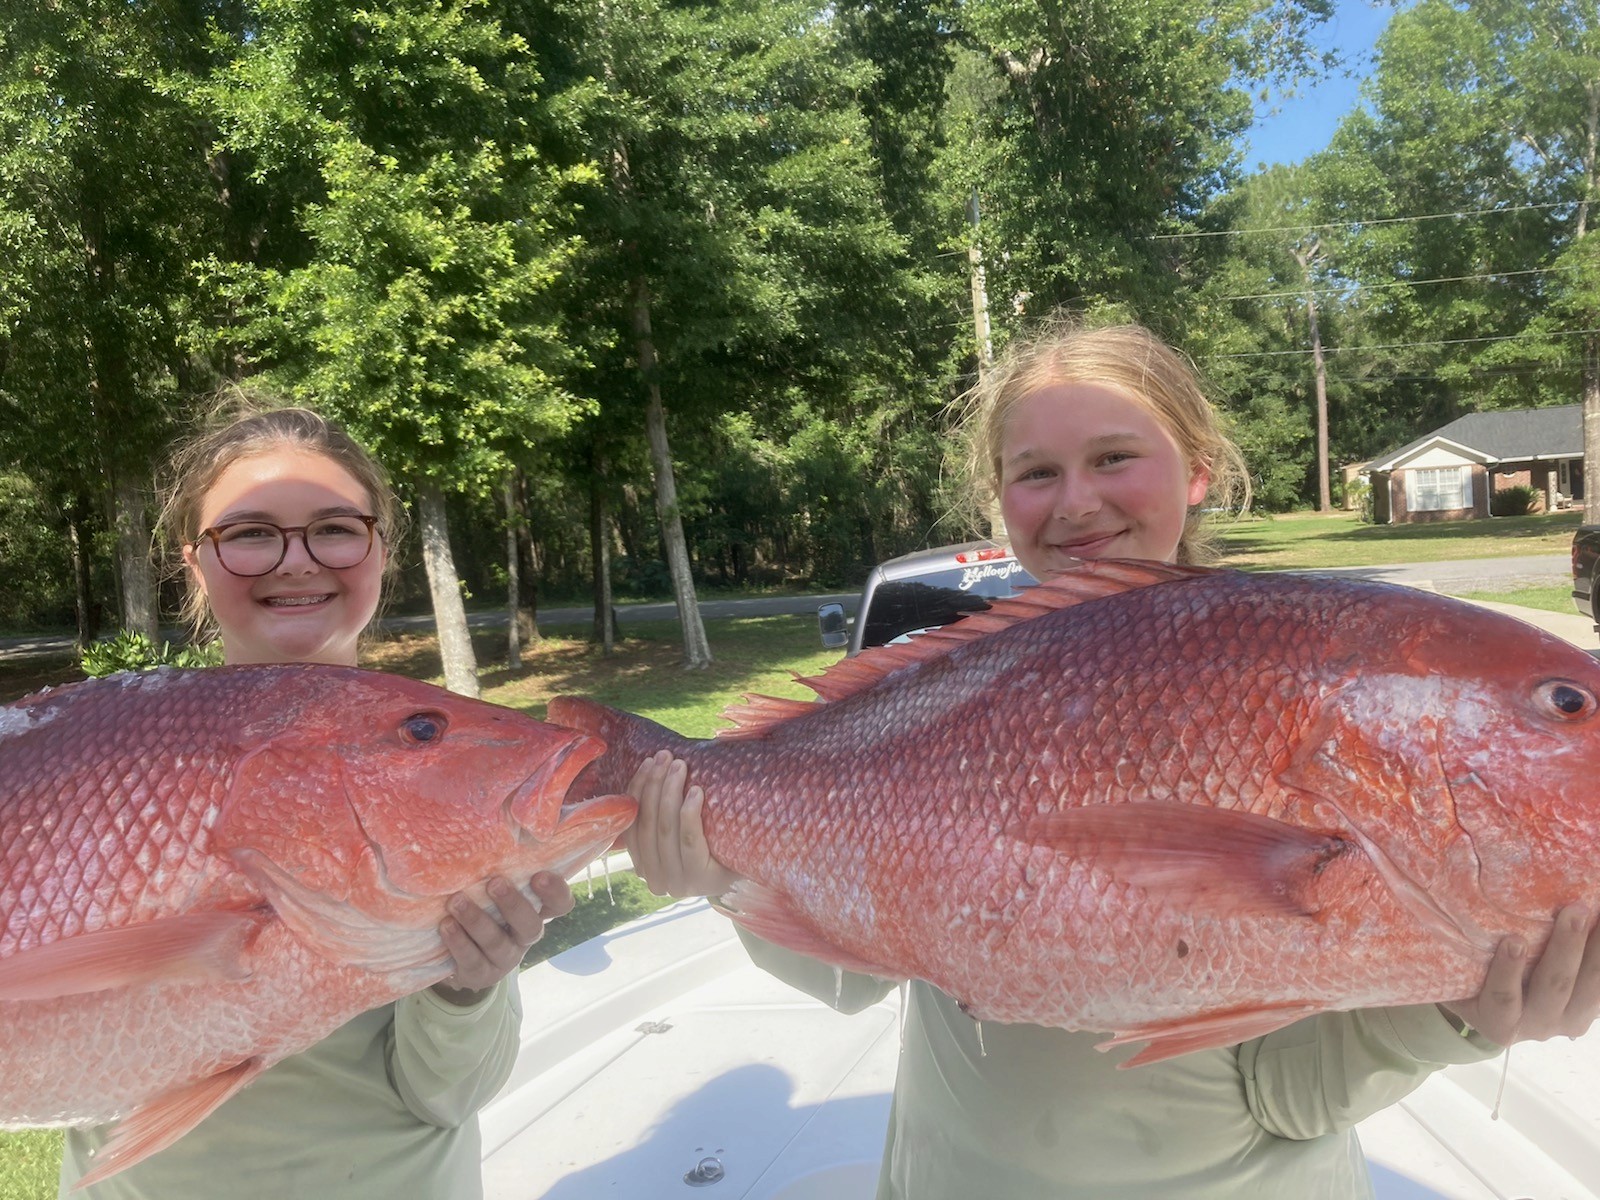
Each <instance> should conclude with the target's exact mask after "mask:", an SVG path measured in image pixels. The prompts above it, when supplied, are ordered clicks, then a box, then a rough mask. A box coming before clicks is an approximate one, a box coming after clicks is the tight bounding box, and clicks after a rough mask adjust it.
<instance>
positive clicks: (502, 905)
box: [433, 871, 572, 1006]
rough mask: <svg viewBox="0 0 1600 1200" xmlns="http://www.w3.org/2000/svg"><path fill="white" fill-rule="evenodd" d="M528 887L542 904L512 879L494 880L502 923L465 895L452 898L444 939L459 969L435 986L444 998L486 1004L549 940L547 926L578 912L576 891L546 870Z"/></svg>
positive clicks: (441, 930) (492, 890) (492, 893)
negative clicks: (574, 908) (574, 906)
mask: <svg viewBox="0 0 1600 1200" xmlns="http://www.w3.org/2000/svg"><path fill="white" fill-rule="evenodd" d="M528 886H529V887H530V888H531V889H532V890H533V894H534V895H535V896H537V897H538V898H539V903H538V904H535V903H533V901H531V900H529V899H528V897H526V896H524V895H523V894H522V891H521V890H520V889H519V888H517V887H516V886H514V885H513V884H512V883H511V881H510V880H508V879H498V878H497V879H491V880H490V881H489V889H488V890H489V899H491V900H492V901H494V904H495V907H496V908H498V909H499V910H500V918H499V920H496V919H495V918H494V917H493V916H492V915H491V914H490V913H489V910H488V909H486V908H484V907H482V906H481V905H479V904H478V903H476V902H475V901H473V900H472V899H471V898H470V897H468V896H467V895H465V894H464V893H459V892H458V893H457V894H456V895H454V896H452V897H450V902H449V908H450V915H449V916H447V917H446V918H445V919H444V920H443V921H442V922H440V924H439V936H440V937H442V938H443V939H444V948H445V949H446V950H448V951H449V952H450V957H451V958H453V959H454V960H455V964H456V969H455V970H454V971H453V972H452V973H451V974H450V976H449V978H447V979H444V980H441V981H440V982H438V983H436V984H434V985H433V990H434V991H435V992H437V993H438V994H439V996H440V997H442V998H443V999H445V1000H448V1001H449V1002H450V1003H451V1004H460V1005H463V1006H465V1005H469V1004H473V1003H475V1002H476V1001H478V1000H480V999H482V998H483V995H484V993H485V992H487V991H488V990H489V989H490V988H492V987H494V985H495V984H497V983H499V982H500V981H501V980H502V979H504V978H505V977H506V976H507V975H509V974H511V972H513V971H515V970H516V969H517V968H518V967H519V966H520V965H521V964H522V956H523V955H525V954H526V953H527V952H528V947H529V946H531V945H533V944H534V943H535V942H537V941H538V940H539V939H540V938H541V937H543V936H544V923H545V922H546V921H548V920H550V919H551V918H553V917H561V916H565V915H566V914H567V913H569V912H571V911H572V889H571V888H569V887H568V886H567V881H566V880H565V879H562V878H561V877H560V876H559V875H552V874H551V873H550V872H548V871H540V872H539V873H538V874H537V875H535V876H534V877H533V878H532V879H531V880H530V881H529V884H528Z"/></svg>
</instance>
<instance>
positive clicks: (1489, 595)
mask: <svg viewBox="0 0 1600 1200" xmlns="http://www.w3.org/2000/svg"><path fill="white" fill-rule="evenodd" d="M1451 595H1454V596H1460V597H1461V598H1462V599H1463V600H1492V601H1494V602H1495V603H1496V604H1517V605H1520V606H1521V607H1523V608H1542V609H1544V610H1546V611H1547V612H1557V613H1566V614H1567V615H1569V616H1578V615H1580V614H1579V613H1578V610H1577V608H1576V607H1575V606H1574V605H1573V603H1572V589H1571V588H1569V587H1567V586H1566V585H1565V584H1552V585H1550V586H1549V587H1528V588H1513V589H1511V590H1509V591H1504V592H1480V591H1473V592H1452V593H1451Z"/></svg>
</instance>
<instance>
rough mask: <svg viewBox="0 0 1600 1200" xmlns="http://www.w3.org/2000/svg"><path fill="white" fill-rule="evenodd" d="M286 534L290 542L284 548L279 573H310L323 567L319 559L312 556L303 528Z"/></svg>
mask: <svg viewBox="0 0 1600 1200" xmlns="http://www.w3.org/2000/svg"><path fill="white" fill-rule="evenodd" d="M286 536H287V538H288V542H287V544H286V545H285V546H284V548H283V561H282V562H280V563H279V564H278V572H277V573H278V574H279V575H310V574H312V573H313V572H315V571H318V570H320V569H321V567H320V564H319V563H318V562H317V560H316V559H314V558H312V557H311V548H310V547H309V546H307V545H306V535H305V532H304V531H303V530H298V531H296V532H294V533H290V534H287V535H286Z"/></svg>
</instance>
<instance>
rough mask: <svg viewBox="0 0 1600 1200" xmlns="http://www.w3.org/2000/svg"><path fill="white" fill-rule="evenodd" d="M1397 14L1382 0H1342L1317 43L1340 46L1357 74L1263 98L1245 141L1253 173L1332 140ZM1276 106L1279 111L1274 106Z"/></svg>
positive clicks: (1295, 159)
mask: <svg viewBox="0 0 1600 1200" xmlns="http://www.w3.org/2000/svg"><path fill="white" fill-rule="evenodd" d="M1393 14H1394V9H1393V7H1392V6H1391V5H1389V4H1386V3H1382V2H1381V0H1380V2H1379V3H1377V4H1374V3H1372V0H1337V4H1336V6H1335V10H1334V14H1333V16H1332V17H1330V18H1329V19H1328V21H1327V22H1326V23H1325V24H1324V25H1323V26H1322V28H1321V30H1319V31H1318V35H1317V37H1316V42H1317V45H1318V46H1319V47H1320V48H1322V49H1333V50H1337V51H1339V53H1340V54H1341V55H1342V56H1343V58H1344V59H1345V64H1346V65H1345V68H1344V70H1345V71H1348V72H1351V74H1350V75H1346V74H1344V73H1343V72H1339V73H1336V74H1334V75H1332V76H1330V77H1328V78H1327V79H1325V80H1323V81H1322V82H1321V83H1319V84H1317V85H1315V86H1313V87H1306V88H1303V89H1302V90H1301V94H1300V95H1298V96H1293V97H1285V96H1280V95H1273V96H1270V97H1269V98H1268V100H1267V102H1266V103H1265V104H1263V103H1261V102H1260V101H1257V104H1256V123H1255V124H1254V125H1253V126H1251V127H1250V129H1249V130H1248V131H1247V132H1246V133H1245V136H1244V138H1243V139H1242V141H1241V148H1242V149H1243V150H1244V166H1245V170H1246V171H1247V172H1253V171H1255V170H1256V166H1257V164H1258V163H1266V164H1267V165H1269V166H1270V165H1272V164H1273V163H1296V162H1300V161H1302V160H1303V159H1305V158H1306V156H1308V155H1311V154H1315V153H1316V152H1317V151H1318V150H1321V149H1322V148H1323V147H1325V146H1326V145H1327V144H1328V141H1329V139H1330V138H1332V137H1333V131H1334V129H1336V128H1337V127H1338V124H1339V121H1340V119H1341V118H1342V117H1344V115H1345V114H1346V113H1348V112H1350V110H1351V109H1353V108H1355V106H1356V100H1357V92H1358V90H1359V89H1360V87H1361V80H1362V79H1363V78H1364V77H1365V76H1366V74H1367V72H1368V71H1370V70H1371V68H1372V47H1373V45H1374V44H1375V43H1376V42H1377V40H1378V35H1379V34H1380V33H1382V32H1383V27H1384V26H1385V25H1387V24H1388V22H1389V18H1390V17H1391V16H1392V15H1393ZM1273 108H1276V109H1277V110H1278V111H1276V112H1269V111H1268V110H1269V109H1273Z"/></svg>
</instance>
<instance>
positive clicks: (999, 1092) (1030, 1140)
mask: <svg viewBox="0 0 1600 1200" xmlns="http://www.w3.org/2000/svg"><path fill="white" fill-rule="evenodd" d="M969 434H970V439H971V444H972V453H971V458H970V474H971V480H970V484H971V486H972V489H973V490H974V492H975V493H976V497H975V499H976V500H977V501H978V505H977V507H979V508H980V509H981V510H983V511H988V510H989V507H990V505H991V504H996V503H997V504H998V507H999V510H1000V512H1001V513H1002V514H1003V516H1004V521H1005V529H1006V533H1007V535H1008V537H1009V538H1010V542H1011V547H1012V550H1013V551H1014V553H1015V554H1016V556H1017V558H1018V559H1019V560H1020V561H1021V563H1022V565H1023V567H1024V568H1025V569H1026V570H1028V571H1029V572H1030V573H1031V574H1032V575H1033V576H1034V577H1035V578H1038V579H1045V578H1048V576H1049V575H1050V574H1051V573H1052V572H1055V571H1059V570H1062V569H1067V568H1070V567H1071V566H1073V565H1074V563H1076V562H1078V561H1080V560H1082V559H1088V558H1134V559H1147V560H1158V561H1165V562H1181V563H1192V562H1197V561H1200V560H1203V558H1204V556H1205V546H1204V539H1203V530H1202V529H1201V527H1200V526H1201V520H1200V517H1201V513H1202V511H1203V509H1204V507H1205V506H1206V505H1208V504H1223V505H1226V504H1228V503H1229V502H1230V501H1232V500H1233V499H1234V498H1235V497H1236V496H1238V495H1240V494H1241V493H1245V491H1246V488H1245V476H1244V471H1243V465H1244V464H1243V462H1242V460H1241V459H1240V456H1239V452H1238V450H1237V449H1236V448H1235V447H1234V446H1233V444H1232V443H1231V442H1230V441H1228V439H1227V438H1226V436H1225V435H1224V434H1223V432H1222V430H1221V428H1220V425H1219V422H1218V419H1217V415H1216V414H1215V412H1214V411H1213V410H1212V407H1211V405H1210V403H1209V402H1208V401H1207V399H1206V397H1205V395H1204V393H1203V392H1202V391H1201V390H1200V386H1199V383H1198V381H1197V380H1196V379H1195V377H1194V373H1193V370H1192V368H1191V366H1190V364H1189V363H1188V361H1187V360H1186V359H1185V358H1183V357H1182V356H1181V355H1180V354H1178V353H1177V352H1176V351H1174V350H1172V349H1171V348H1170V347H1168V346H1165V345H1163V344H1162V343H1161V342H1160V341H1159V340H1158V339H1157V338H1155V337H1154V336H1153V335H1152V334H1150V333H1149V332H1148V331H1147V330H1144V329H1142V328H1138V327H1135V326H1123V327H1118V328H1111V329H1096V330H1087V329H1083V328H1079V327H1076V326H1072V325H1070V324H1060V325H1057V326H1053V327H1050V328H1047V329H1046V330H1045V331H1044V332H1043V333H1042V334H1040V335H1039V336H1038V337H1036V338H1035V339H1033V340H1031V341H1025V342H1024V341H1019V342H1017V343H1014V345H1013V347H1012V348H1011V349H1010V351H1009V352H1008V354H1007V356H1006V358H1005V360H1004V361H1003V362H1002V363H1000V364H999V365H998V366H997V367H996V369H995V370H994V371H993V372H992V373H991V374H990V376H989V377H988V378H987V379H986V380H985V381H984V384H983V387H982V390H981V392H980V394H979V395H978V397H977V398H976V402H975V405H974V409H973V413H972V417H971V421H970V426H969ZM686 782H687V780H686V768H685V765H684V764H683V763H682V762H681V761H673V760H672V759H671V758H670V756H669V755H667V754H665V753H661V754H658V755H656V756H655V757H654V758H652V759H650V760H648V761H647V762H646V763H645V764H644V765H643V766H642V767H641V768H640V770H639V772H638V774H637V775H636V776H635V777H634V780H633V783H632V785H631V788H630V790H631V791H632V792H633V794H634V795H635V796H636V797H637V798H638V799H639V801H640V807H639V819H638V822H637V824H636V825H635V826H634V827H633V829H632V830H631V831H630V832H629V834H628V848H629V850H630V851H631V852H632V855H633V862H634V866H635V868H636V869H637V870H638V872H639V874H640V875H641V876H643V877H644V878H645V879H646V880H647V881H648V882H649V883H650V884H651V887H652V889H653V890H655V891H657V892H667V893H670V894H672V895H677V896H685V895H712V896H715V895H720V894H722V893H724V892H726V891H727V890H728V889H729V888H730V887H732V885H733V884H734V883H735V882H736V877H735V876H734V875H733V874H732V872H730V871H729V870H728V869H727V868H726V867H724V866H723V865H722V864H720V863H718V862H717V860H716V859H715V858H713V857H712V856H711V854H710V851H709V849H708V847H707V844H706V839H705V833H704V830H703V828H702V825H701V820H700V813H701V808H702V806H703V804H704V802H705V798H704V797H703V796H702V795H701V794H700V790H699V789H698V788H688V789H687V792H686V790H685V784H686ZM1594 928H1595V926H1594V915H1593V910H1592V909H1590V908H1586V907H1584V906H1582V905H1574V906H1573V907H1571V908H1569V909H1567V910H1565V911H1564V912H1562V913H1561V914H1560V915H1559V917H1558V920H1557V922H1556V929H1555V932H1554V934H1553V935H1552V937H1551V940H1550V942H1549V945H1548V946H1547V947H1546V948H1545V951H1544V954H1543V956H1542V957H1541V959H1540V961H1539V963H1538V965H1537V966H1535V967H1533V968H1532V969H1531V970H1530V969H1529V966H1528V961H1527V949H1526V946H1524V945H1522V944H1520V943H1519V942H1518V941H1517V940H1516V939H1507V940H1506V941H1505V942H1504V943H1503V944H1502V945H1501V946H1500V949H1499V952H1498V953H1497V954H1496V956H1495V958H1494V961H1493V963H1492V965H1491V966H1490V969H1489V972H1488V976H1487V978H1486V979H1485V981H1484V985H1483V989H1482V991H1481V992H1480V993H1479V994H1478V995H1477V996H1475V997H1470V998H1465V999H1462V1000H1461V1001H1459V1002H1455V1003H1452V1004H1450V1005H1434V1004H1418V1005H1411V1006H1407V1007H1401V1008H1385V1009H1377V1010H1370V1011H1361V1012H1340V1013H1327V1014H1323V1015H1321V1016H1316V1017H1312V1018H1309V1019H1306V1020H1302V1021H1299V1022H1297V1023H1295V1024H1293V1025H1289V1026H1287V1027H1285V1028H1283V1029H1279V1030H1277V1031H1275V1032H1273V1033H1270V1034H1267V1035H1266V1036H1264V1037H1258V1038H1254V1039H1251V1040H1250V1041H1247V1042H1244V1043H1242V1044H1240V1045H1237V1046H1229V1047H1223V1048H1218V1049H1211V1050H1202V1051H1198V1052H1195V1053H1191V1054H1187V1055H1183V1056H1181V1057H1177V1058H1173V1059H1170V1060H1168V1061H1165V1062H1157V1063H1154V1064H1151V1065H1149V1066H1142V1067H1139V1068H1137V1069H1133V1070H1126V1071H1119V1070H1117V1063H1118V1062H1119V1061H1121V1060H1123V1059H1126V1058H1127V1057H1128V1056H1129V1055H1128V1052H1127V1051H1122V1052H1116V1053H1109V1054H1106V1053H1101V1052H1100V1051H1099V1050H1098V1049H1096V1045H1097V1043H1099V1042H1100V1041H1102V1040H1103V1035H1102V1034H1098V1033H1093V1032H1068V1031H1065V1030H1062V1029H1049V1028H1043V1027H1039V1026H1032V1025H1021V1024H999V1023H993V1022H990V1023H985V1024H984V1026H983V1029H982V1033H981V1035H980V1034H979V1032H978V1031H977V1029H976V1026H975V1023H974V1021H973V1020H972V1019H971V1018H970V1017H968V1016H967V1015H966V1014H965V1013H964V1012H963V1011H962V1010H961V1007H960V1005H959V1004H958V1003H957V1001H956V1000H955V999H953V998H952V997H950V996H948V995H946V994H945V993H943V992H941V991H940V990H939V989H937V988H935V987H933V986H932V985H930V984H928V983H924V982H921V981H916V980H913V981H912V982H911V984H910V986H909V991H908V999H907V1007H906V1016H905V1023H904V1025H903V1027H902V1035H901V1050H900V1061H899V1071H898V1075H897V1078H896V1081H895V1090H894V1100H893V1105H892V1107H891V1110H890V1116H889V1131H888V1141H887V1144H886V1146H885V1149H884V1158H883V1166H882V1173H881V1175H880V1176H879V1182H878V1200H968V1198H970V1197H974V1196H983V1197H989V1198H992V1200H1012V1198H1016V1200H1023V1198H1027V1200H1068V1198H1072V1200H1180V1198H1181V1200H1284V1198H1287V1197H1295V1198H1297V1200H1298V1198H1305V1200H1311V1198H1315V1200H1359V1198H1370V1197H1371V1196H1372V1194H1373V1192H1372V1182H1371V1180H1370V1178H1369V1177H1368V1172H1367V1167H1366V1163H1365V1162H1364V1160H1363V1158H1362V1153H1361V1146H1360V1143H1359V1141H1358V1140H1357V1138H1356V1134H1355V1129H1354V1127H1355V1125H1356V1124H1357V1122H1359V1121H1360V1120H1362V1119H1363V1118H1364V1117H1367V1116H1369V1115H1371V1114H1373V1113H1375V1112H1378V1111H1379V1110H1380V1109H1383V1108H1385V1107H1387V1106H1388V1105H1391V1104H1393V1103H1395V1102H1396V1101H1398V1100H1400V1099H1401V1098H1402V1097H1404V1096H1405V1095H1407V1094H1408V1093H1410V1092H1411V1091H1412V1090H1413V1089H1414V1088H1416V1087H1417V1086H1418V1085H1419V1084H1420V1083H1421V1082H1422V1081H1423V1080H1424V1079H1425V1078H1426V1077H1427V1076H1428V1075H1429V1074H1430V1073H1432V1072H1434V1071H1436V1070H1438V1069H1440V1068H1441V1067H1443V1066H1444V1065H1446V1064H1449V1063H1460V1062H1471V1061H1475V1060H1481V1059H1486V1058H1489V1057H1491V1056H1493V1055H1495V1054H1497V1053H1499V1052H1500V1050H1501V1048H1502V1047H1503V1046H1505V1045H1509V1044H1510V1043H1512V1042H1514V1041H1521V1040H1526V1039H1531V1038H1538V1039H1543V1038H1549V1037H1553V1036H1556V1035H1558V1034H1565V1035H1569V1036H1576V1035H1577V1034H1580V1033H1582V1032H1583V1031H1584V1030H1585V1029H1587V1028H1588V1026H1589V1024H1590V1022H1591V1021H1592V1020H1593V1019H1594V1017H1595V1015H1596V1012H1597V1011H1600V934H1596V933H1594V932H1593V930H1594ZM739 933H740V937H741V938H742V939H743V941H744V942H745V945H746V947H747V948H748V950H749V951H750V955H751V957H752V958H753V959H754V961H755V962H756V963H757V965H759V966H761V967H763V968H765V969H766V970H768V971H771V972H772V973H773V974H774V975H777V976H778V977H779V978H781V979H784V980H786V981H787V982H789V983H792V984H794V985H795V986H796V987H799V988H801V989H803V990H805V991H807V992H809V993H811V994H812V995H813V996H815V997H817V998H818V999H820V1000H822V1001H823V1002H824V1003H828V1004H832V1005H833V1006H834V1007H836V1008H839V1009H841V1010H842V1011H845V1012H855V1011H859V1010H860V1009H862V1008H865V1007H867V1006H868V1005H870V1004H873V1003H875V1002H877V1001H878V1000H880V999H882V998H883V997H884V996H886V995H887V994H888V992H889V990H890V988H891V986H892V985H891V984H889V983H885V982H883V981H882V980H878V979H873V978H870V977H868V976H865V975H857V974H851V973H848V972H847V973H845V974H843V975H842V976H840V975H836V973H835V971H834V968H832V967H830V966H827V965H825V964H823V963H821V962H819V961H817V960H814V959H810V958H806V957H804V956H802V955H799V954H796V953H794V952H792V951H789V950H785V949H781V948H779V947H777V946H774V945H772V944H771V943H769V942H765V941H763V940H761V939H760V938H757V937H755V936H753V935H751V934H749V933H747V932H746V931H744V930H743V929H741V930H740V931H739Z"/></svg>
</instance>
